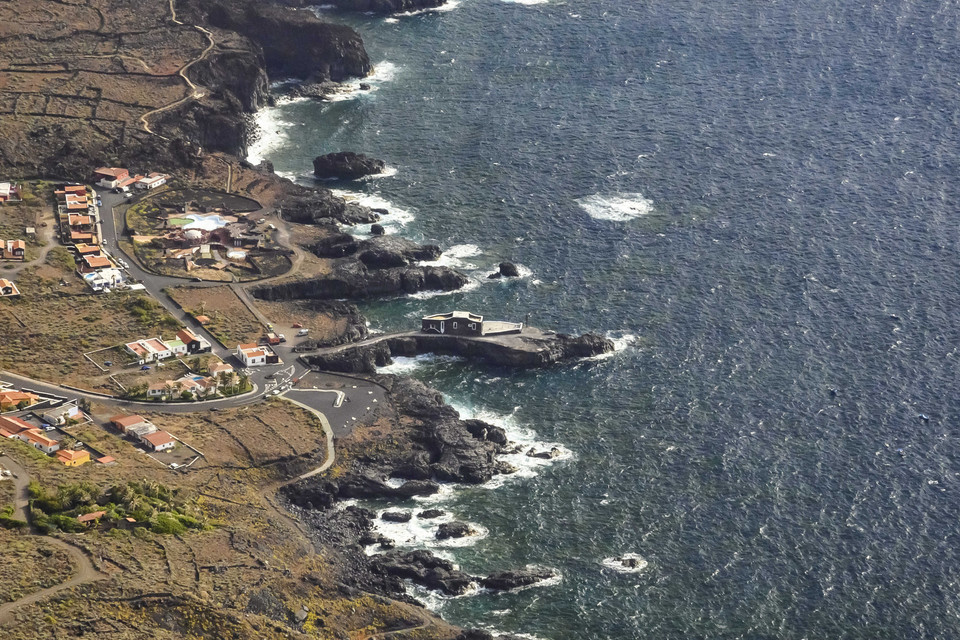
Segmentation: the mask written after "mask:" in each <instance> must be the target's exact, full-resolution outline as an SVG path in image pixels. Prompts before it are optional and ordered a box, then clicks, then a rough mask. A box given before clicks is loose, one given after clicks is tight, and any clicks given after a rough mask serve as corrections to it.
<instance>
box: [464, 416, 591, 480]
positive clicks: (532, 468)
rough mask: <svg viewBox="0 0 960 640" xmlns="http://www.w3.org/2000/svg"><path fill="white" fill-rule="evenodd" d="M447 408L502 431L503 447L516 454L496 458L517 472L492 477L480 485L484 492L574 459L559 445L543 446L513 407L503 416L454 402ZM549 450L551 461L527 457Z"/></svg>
mask: <svg viewBox="0 0 960 640" xmlns="http://www.w3.org/2000/svg"><path fill="white" fill-rule="evenodd" d="M449 404H450V406H452V407H453V408H454V409H456V410H457V412H458V413H459V414H460V417H461V418H462V419H464V420H470V419H474V420H482V421H483V422H486V423H488V424H492V425H494V426H497V427H500V428H501V429H503V430H504V431H505V432H506V434H507V439H508V440H509V441H510V444H509V445H508V447H507V448H508V450H514V449H515V450H516V452H515V453H507V454H501V455H499V456H497V459H498V460H503V461H504V462H507V463H509V464H511V465H513V466H514V467H515V468H516V469H517V471H516V472H514V473H510V474H500V475H496V476H494V477H493V478H491V479H490V480H488V481H487V482H485V483H484V484H482V485H480V486H481V487H483V488H485V489H496V488H499V487H502V486H503V485H504V484H506V483H507V482H512V481H516V480H520V479H524V478H534V477H536V476H537V475H538V474H539V473H540V469H542V468H543V467H546V466H549V465H551V464H553V463H555V462H560V461H566V460H573V459H574V458H575V457H576V456H575V454H574V453H573V451H571V450H570V449H568V448H567V447H565V446H563V445H562V444H560V443H559V442H544V441H542V440H540V439H539V436H538V435H537V433H536V432H535V431H534V430H533V429H530V428H529V427H525V426H523V425H521V424H519V423H518V422H517V420H516V418H515V415H516V412H517V410H518V409H519V408H520V407H514V410H513V411H512V412H511V413H509V414H508V415H503V414H498V413H496V412H494V411H490V410H487V409H479V410H476V411H475V410H472V409H469V408H467V407H464V406H462V405H459V404H457V403H455V402H450V403H449ZM553 449H556V451H557V456H556V457H554V458H535V457H532V456H530V455H527V454H528V453H530V452H531V451H532V452H544V451H551V450H553Z"/></svg>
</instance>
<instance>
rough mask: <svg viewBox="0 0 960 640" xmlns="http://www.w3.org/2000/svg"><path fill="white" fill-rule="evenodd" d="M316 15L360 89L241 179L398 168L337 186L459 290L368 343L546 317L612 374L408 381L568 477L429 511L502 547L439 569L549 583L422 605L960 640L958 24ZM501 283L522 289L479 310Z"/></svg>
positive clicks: (553, 622) (267, 149)
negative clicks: (510, 574) (597, 351)
mask: <svg viewBox="0 0 960 640" xmlns="http://www.w3.org/2000/svg"><path fill="white" fill-rule="evenodd" d="M326 15H328V16H329V17H330V19H333V20H339V21H343V22H347V23H349V24H351V25H353V26H354V27H356V28H357V29H358V30H359V31H360V32H361V34H362V35H363V37H364V40H365V42H366V44H367V48H368V50H369V51H370V53H371V57H372V59H373V60H374V61H375V62H377V76H376V77H375V79H374V82H373V89H372V90H371V91H368V92H361V91H359V90H357V88H356V87H354V90H353V91H352V92H351V93H349V94H346V95H345V96H343V98H342V99H340V100H338V101H336V102H333V103H329V104H320V103H316V102H311V101H296V102H291V103H288V104H284V105H281V106H280V107H278V108H277V109H275V110H271V111H269V112H267V113H264V114H263V115H262V118H263V119H264V121H265V122H268V123H273V125H274V126H273V129H272V133H271V134H270V135H268V136H266V137H265V138H264V139H263V140H261V141H260V142H259V143H258V144H257V145H255V148H254V150H253V151H254V155H256V156H257V157H268V158H270V159H271V160H272V161H273V162H274V163H275V165H276V167H277V169H278V170H279V171H281V172H283V173H284V174H285V175H290V176H294V177H297V176H299V177H301V179H303V180H306V181H307V182H309V176H308V174H309V171H310V169H311V160H312V158H313V157H314V156H315V155H318V154H320V153H326V152H331V151H337V150H341V149H349V150H355V151H361V152H366V153H370V154H372V155H375V156H378V157H380V158H383V159H384V160H385V161H386V162H387V164H388V165H389V167H391V169H393V170H395V172H394V171H391V172H388V175H385V176H383V177H379V178H374V179H369V180H366V181H363V182H358V183H342V184H336V185H333V186H335V187H336V188H338V189H341V190H343V191H344V192H345V193H347V194H353V196H352V197H358V198H363V199H366V201H376V202H378V203H381V204H384V203H385V204H386V205H387V206H389V207H391V208H394V209H396V210H397V211H398V214H397V219H395V220H392V221H391V220H390V219H388V222H390V224H389V228H390V231H391V232H394V233H401V234H403V235H406V236H408V237H411V238H414V239H418V240H425V241H431V242H437V243H439V244H440V245H441V246H443V247H445V248H453V249H454V250H453V251H452V252H451V253H450V255H448V256H447V257H446V258H445V260H447V261H448V263H449V264H454V265H456V266H458V267H460V268H463V269H465V270H466V272H467V273H469V274H471V277H472V281H471V286H470V288H469V290H468V291H466V292H464V293H454V294H445V295H421V296H418V297H416V298H412V299H396V300H388V301H382V302H377V303H370V304H366V305H364V307H363V311H364V312H365V313H366V314H367V315H368V316H369V317H370V319H371V322H372V327H373V328H374V329H377V330H383V331H389V330H395V329H401V328H403V329H406V328H409V327H411V326H416V325H417V322H418V318H419V317H420V316H421V315H423V314H424V313H426V312H434V311H445V310H448V309H451V308H464V309H469V310H471V311H474V312H477V313H482V314H484V315H486V316H487V317H490V318H495V319H504V320H518V319H519V320H523V319H524V317H525V316H526V314H528V313H529V314H531V318H530V321H531V323H533V324H536V325H539V326H541V327H545V328H552V329H558V330H563V331H571V332H582V331H587V330H592V331H597V332H600V333H604V334H607V335H610V336H611V337H615V338H617V339H618V344H619V345H620V346H621V347H622V348H621V349H620V350H619V351H618V352H617V353H615V354H614V355H612V356H610V357H606V358H600V359H595V360H592V361H586V362H580V363H575V364H572V365H568V366H561V367H556V368H552V369H548V370H542V371H524V372H512V371H506V370H500V369H496V368H491V367H486V366H481V365H475V364H470V363H466V362H464V361H462V360H457V359H451V358H433V359H430V358H422V359H418V360H413V361H402V362H400V363H398V364H397V365H395V366H394V370H395V371H399V372H404V373H409V374H412V375H415V376H417V377H419V378H421V379H423V380H425V381H427V382H429V383H430V384H433V385H434V386H436V387H438V388H439V389H441V390H442V391H443V392H444V393H445V394H446V395H447V397H448V399H449V400H450V402H452V403H453V404H455V405H456V406H458V407H459V408H461V409H462V410H463V411H464V412H465V413H467V414H470V415H476V416H479V417H486V418H488V419H491V420H494V421H499V422H501V423H503V424H505V425H507V426H508V427H509V428H510V429H511V430H512V432H513V433H515V434H517V437H521V438H524V439H525V442H527V444H528V445H529V446H534V447H535V446H540V445H538V444H536V443H538V442H540V443H551V444H558V445H562V447H563V450H564V452H565V454H564V455H563V456H561V458H560V459H559V460H558V461H556V462H554V463H552V464H538V465H533V466H528V467H525V468H524V470H523V472H522V473H521V474H519V476H520V477H516V478H507V479H503V480H502V481H498V482H497V483H494V484H493V485H491V486H486V487H476V488H457V487H450V488H448V490H447V491H444V492H443V494H442V496H441V499H439V500H437V499H435V500H434V501H433V502H431V503H430V504H435V503H437V502H439V503H440V504H442V508H445V509H447V510H449V511H450V512H451V513H452V514H453V515H455V516H456V517H457V518H459V519H463V520H466V521H469V522H473V523H477V524H478V525H480V526H481V527H482V528H483V532H484V535H483V536H478V537H477V538H476V539H474V540H472V541H470V542H471V544H467V545H465V546H456V547H450V546H447V547H443V548H441V549H440V551H441V552H442V553H444V554H447V556H448V557H451V558H453V559H454V560H455V561H456V562H457V563H458V564H460V565H461V566H462V567H463V568H464V569H465V570H467V571H470V572H473V573H478V574H482V573H486V572H490V571H494V570H499V569H506V568H512V567H517V566H524V565H527V564H536V565H543V566H549V567H553V568H556V569H558V570H559V572H560V574H561V575H562V578H561V579H559V580H558V581H554V582H553V583H551V584H549V585H545V586H541V587H537V588H531V589H527V590H524V591H520V592H517V593H511V594H502V595H494V594H490V593H484V592H482V591H480V592H476V593H474V594H471V595H470V596H468V597H463V598H456V599H442V598H436V597H434V596H424V597H426V598H427V599H428V600H429V602H430V604H431V606H433V607H435V608H437V609H438V610H439V611H440V612H441V613H442V614H443V615H444V616H445V617H447V618H448V619H450V620H452V621H454V622H457V623H460V624H463V625H468V626H481V627H485V628H494V629H499V630H503V631H511V632H517V633H527V634H531V635H533V636H536V637H538V638H550V639H554V640H573V639H606V638H657V639H674V638H676V639H680V638H743V639H751V640H753V639H761V638H788V639H793V638H796V639H798V640H799V639H802V638H862V639H876V638H891V639H893V638H896V639H903V638H907V639H909V638H943V639H950V638H957V637H960V619H958V616H960V606H958V605H960V551H958V544H960V535H958V524H960V495H958V491H960V482H958V473H960V460H958V458H960V442H958V429H957V421H958V417H960V416H958V413H960V394H958V384H960V371H958V358H960V355H958V343H960V311H958V310H960V277H958V276H960V272H958V267H960V259H958V250H960V246H958V239H960V238H958V236H960V194H958V189H957V184H958V180H960V166H958V165H960V163H958V161H957V156H958V151H960V100H958V97H960V46H958V45H960V31H958V28H960V7H958V3H957V2H955V1H949V2H948V1H945V0H922V1H921V0H891V1H889V2H879V3H866V2H857V1H852V0H844V1H840V0H790V1H789V2H787V1H780V0H762V1H761V0H753V1H749V0H728V1H726V2H717V1H714V2H705V1H702V0H700V1H698V0H672V1H670V2H659V1H657V0H651V1H650V2H639V1H634V2H625V1H623V0H618V1H615V0H576V1H561V0H547V1H545V2H534V1H533V0H524V1H520V2H506V1H501V0H462V1H461V2H460V3H459V4H458V5H456V6H455V7H454V8H453V10H449V11H444V12H423V13H418V14H415V15H409V16H397V17H392V18H387V19H385V18H382V17H374V16H344V15H339V14H336V13H327V14H326ZM267 129H269V127H268V128H267ZM504 259H507V260H512V261H515V262H517V263H519V264H520V265H522V267H523V273H524V276H525V277H523V278H521V279H519V280H516V281H498V282H491V281H488V280H486V278H485V276H486V274H487V273H489V272H491V271H492V270H493V268H494V266H495V265H496V264H497V263H498V262H499V261H501V260H504ZM420 506H422V505H419V504H410V505H406V507H407V508H411V509H417V508H420ZM398 535H400V534H398ZM403 535H408V536H409V544H410V545H414V546H415V545H425V546H430V544H431V543H430V541H429V537H430V536H429V531H428V532H427V533H426V534H424V533H423V531H419V532H412V533H410V532H408V533H407V534H403ZM627 553H632V554H637V555H639V556H640V557H641V558H642V559H643V560H644V561H645V562H646V565H645V566H643V567H642V568H641V569H639V570H638V571H635V572H623V571H618V570H615V569H614V568H611V565H612V564H613V563H611V562H610V559H611V558H614V557H616V556H619V555H621V554H627ZM605 562H606V564H605ZM641 564H642V563H641ZM421 595H423V594H421Z"/></svg>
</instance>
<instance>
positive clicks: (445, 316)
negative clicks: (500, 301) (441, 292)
mask: <svg viewBox="0 0 960 640" xmlns="http://www.w3.org/2000/svg"><path fill="white" fill-rule="evenodd" d="M521 331H523V323H522V322H499V321H490V320H487V321H484V319H483V316H479V315H476V314H474V313H470V312H469V311H450V312H448V313H438V314H434V315H432V316H425V317H424V318H423V319H422V320H421V321H420V332H421V333H436V334H442V335H454V336H477V337H479V336H490V335H504V334H508V333H520V332H521Z"/></svg>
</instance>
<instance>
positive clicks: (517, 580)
mask: <svg viewBox="0 0 960 640" xmlns="http://www.w3.org/2000/svg"><path fill="white" fill-rule="evenodd" d="M557 575H558V574H557V571H556V570H555V569H550V568H548V567H528V568H526V569H515V570H512V571H499V572H497V573H491V574H490V575H489V576H487V577H486V578H483V579H481V580H480V585H481V586H482V587H485V588H487V589H494V590H496V591H510V590H511V589H519V588H520V587H529V586H530V585H532V584H536V583H538V582H543V581H544V580H549V579H550V578H555V577H556V576H557Z"/></svg>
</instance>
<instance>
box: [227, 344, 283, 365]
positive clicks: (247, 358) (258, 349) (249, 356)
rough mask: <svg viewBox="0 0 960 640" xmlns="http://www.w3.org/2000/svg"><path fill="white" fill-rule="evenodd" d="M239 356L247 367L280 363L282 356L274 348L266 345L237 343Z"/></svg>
mask: <svg viewBox="0 0 960 640" xmlns="http://www.w3.org/2000/svg"><path fill="white" fill-rule="evenodd" d="M237 357H238V358H240V362H242V363H243V366H245V367H262V366H265V365H268V364H279V363H280V358H279V357H277V354H275V353H274V352H273V349H271V348H270V347H268V346H266V345H256V344H240V345H237Z"/></svg>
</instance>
